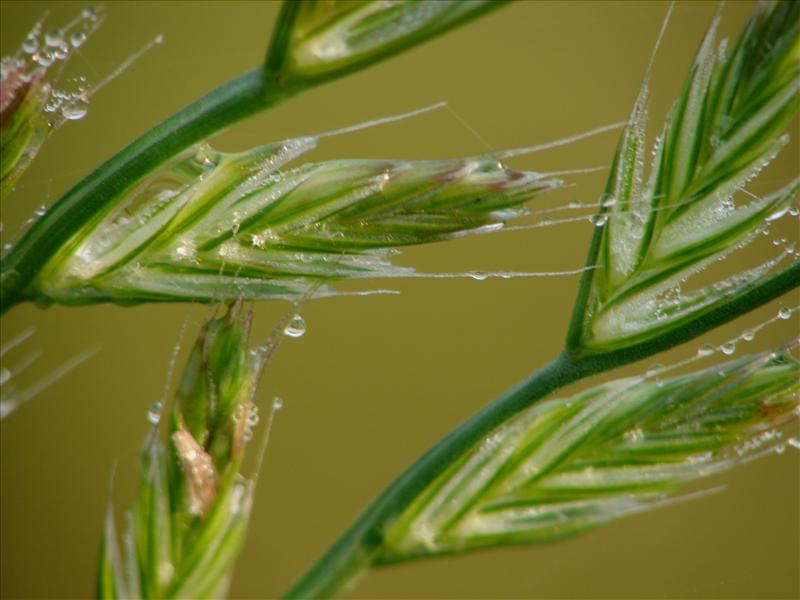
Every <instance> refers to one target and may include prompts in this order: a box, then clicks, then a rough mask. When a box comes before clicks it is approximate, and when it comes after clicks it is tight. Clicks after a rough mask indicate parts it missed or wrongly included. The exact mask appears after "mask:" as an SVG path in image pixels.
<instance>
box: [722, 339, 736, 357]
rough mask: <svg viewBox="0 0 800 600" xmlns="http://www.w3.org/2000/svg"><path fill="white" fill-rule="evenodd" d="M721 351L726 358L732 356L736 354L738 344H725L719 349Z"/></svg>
mask: <svg viewBox="0 0 800 600" xmlns="http://www.w3.org/2000/svg"><path fill="white" fill-rule="evenodd" d="M719 349H720V351H722V353H723V354H724V355H725V356H731V355H732V354H733V353H734V352H736V344H735V343H734V342H725V343H724V344H722V345H721V346H720V347H719Z"/></svg>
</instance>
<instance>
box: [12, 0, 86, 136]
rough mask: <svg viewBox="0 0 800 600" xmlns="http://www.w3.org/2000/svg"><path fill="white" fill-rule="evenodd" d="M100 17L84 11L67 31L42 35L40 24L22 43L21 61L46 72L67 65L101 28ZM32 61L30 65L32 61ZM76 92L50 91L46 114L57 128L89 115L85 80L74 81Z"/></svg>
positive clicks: (50, 31)
mask: <svg viewBox="0 0 800 600" xmlns="http://www.w3.org/2000/svg"><path fill="white" fill-rule="evenodd" d="M99 24H100V17H99V14H98V12H97V10H95V9H92V8H87V9H84V10H83V12H82V13H81V15H80V16H79V17H78V18H76V19H75V20H73V21H72V22H71V23H69V24H68V25H67V26H66V27H65V28H63V29H62V28H54V29H50V30H49V31H47V32H46V33H44V34H43V33H42V23H41V22H40V23H37V24H36V25H35V26H34V27H33V29H32V30H31V31H30V33H29V34H28V36H27V37H26V38H25V40H24V41H23V42H22V45H21V53H20V59H21V60H23V61H24V62H25V64H26V65H30V67H32V69H31V70H32V71H34V72H38V73H40V74H41V73H42V72H43V71H44V72H46V71H47V69H48V68H50V67H51V66H52V65H54V64H56V63H63V62H66V61H67V60H68V59H69V57H70V56H71V55H72V53H74V52H75V50H77V49H78V48H80V47H81V46H83V44H84V43H86V40H87V39H88V37H89V36H90V35H91V34H92V32H93V31H94V30H95V29H97V27H98V26H99ZM28 61H30V62H28ZM73 83H74V84H75V88H76V89H75V90H72V91H68V90H61V89H54V90H52V91H51V92H50V94H49V97H48V99H47V102H46V103H45V105H44V111H45V112H46V113H49V114H50V115H51V118H50V119H49V120H48V124H49V125H50V126H51V127H55V126H57V125H58V124H59V123H60V122H62V121H63V120H68V121H75V120H79V119H82V118H83V117H84V116H86V113H87V111H88V100H89V98H88V95H89V89H88V87H87V84H86V78H85V77H78V78H76V79H74V80H73Z"/></svg>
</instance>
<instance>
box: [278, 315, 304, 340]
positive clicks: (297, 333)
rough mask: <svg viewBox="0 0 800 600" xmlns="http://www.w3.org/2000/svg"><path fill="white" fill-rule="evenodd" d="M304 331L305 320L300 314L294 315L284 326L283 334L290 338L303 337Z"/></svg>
mask: <svg viewBox="0 0 800 600" xmlns="http://www.w3.org/2000/svg"><path fill="white" fill-rule="evenodd" d="M305 332H306V322H305V320H304V319H303V317H301V316H300V315H295V316H294V317H292V320H291V321H289V323H288V324H287V325H286V327H284V329H283V334H284V335H285V336H287V337H290V338H299V337H303V334H305Z"/></svg>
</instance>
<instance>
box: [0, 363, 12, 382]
mask: <svg viewBox="0 0 800 600" xmlns="http://www.w3.org/2000/svg"><path fill="white" fill-rule="evenodd" d="M9 379H11V371H9V370H8V369H6V368H5V367H0V385H5V384H6V382H7V381H8V380H9Z"/></svg>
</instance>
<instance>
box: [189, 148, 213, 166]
mask: <svg viewBox="0 0 800 600" xmlns="http://www.w3.org/2000/svg"><path fill="white" fill-rule="evenodd" d="M194 159H195V160H196V161H197V162H199V163H200V164H201V165H203V166H204V167H205V168H207V169H210V168H211V167H215V166H217V159H216V156H215V155H214V151H213V150H211V147H210V146H208V145H207V144H201V145H200V146H199V147H198V148H197V152H196V153H195V155H194Z"/></svg>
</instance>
